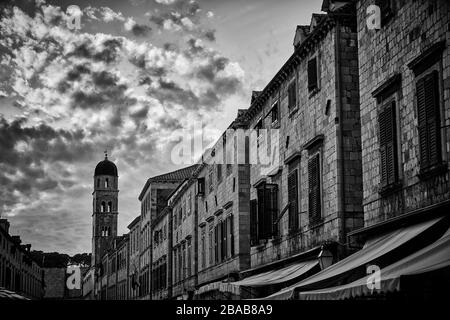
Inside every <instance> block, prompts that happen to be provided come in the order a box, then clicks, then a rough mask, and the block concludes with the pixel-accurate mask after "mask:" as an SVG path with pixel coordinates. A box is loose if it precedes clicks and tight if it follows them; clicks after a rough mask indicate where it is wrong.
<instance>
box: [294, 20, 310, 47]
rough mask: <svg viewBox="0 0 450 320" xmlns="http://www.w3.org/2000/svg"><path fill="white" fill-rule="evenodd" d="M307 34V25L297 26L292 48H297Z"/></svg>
mask: <svg viewBox="0 0 450 320" xmlns="http://www.w3.org/2000/svg"><path fill="white" fill-rule="evenodd" d="M308 35H309V26H300V25H299V26H297V29H296V30H295V37H294V48H295V49H297V48H298V47H299V46H300V45H301V44H302V43H303V41H305V39H306V38H307V37H308Z"/></svg>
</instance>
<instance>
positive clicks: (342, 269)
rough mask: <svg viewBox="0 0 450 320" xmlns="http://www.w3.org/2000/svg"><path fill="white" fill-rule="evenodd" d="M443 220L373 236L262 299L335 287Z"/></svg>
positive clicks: (291, 295) (281, 297)
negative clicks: (313, 272)
mask: <svg viewBox="0 0 450 320" xmlns="http://www.w3.org/2000/svg"><path fill="white" fill-rule="evenodd" d="M441 220H442V218H436V219H433V220H430V221H426V222H422V223H419V224H416V225H413V226H409V227H405V228H400V229H397V230H395V231H392V232H390V233H387V234H385V235H382V236H379V237H377V238H375V239H372V240H370V242H368V244H366V245H365V246H364V248H362V249H361V250H360V251H357V252H356V253H354V254H352V255H350V256H348V257H347V258H345V259H343V260H341V261H339V262H337V263H335V264H333V265H331V266H330V267H328V268H326V269H324V270H322V271H320V272H318V273H316V274H315V275H313V276H311V277H309V278H307V279H304V280H302V281H300V282H298V283H296V284H294V285H292V286H290V287H288V288H286V289H283V290H281V291H279V292H277V293H274V294H272V295H270V296H268V297H266V298H262V299H263V300H286V299H291V298H292V297H293V294H294V291H300V290H302V291H306V290H308V291H311V290H314V289H320V288H326V287H331V286H333V284H334V285H335V284H336V283H337V282H339V280H340V279H341V278H344V277H346V276H348V274H349V273H351V272H352V270H355V269H356V268H359V267H361V266H363V265H365V264H367V263H370V262H372V261H374V260H375V259H378V258H380V257H382V256H384V255H385V254H387V253H389V252H391V251H392V250H394V249H396V248H398V247H400V246H402V245H403V244H405V243H407V242H409V241H410V240H412V239H414V238H416V237H417V236H418V235H419V234H421V233H422V232H424V231H425V230H427V229H429V228H430V227H432V226H434V225H435V224H436V223H437V222H439V221H441Z"/></svg>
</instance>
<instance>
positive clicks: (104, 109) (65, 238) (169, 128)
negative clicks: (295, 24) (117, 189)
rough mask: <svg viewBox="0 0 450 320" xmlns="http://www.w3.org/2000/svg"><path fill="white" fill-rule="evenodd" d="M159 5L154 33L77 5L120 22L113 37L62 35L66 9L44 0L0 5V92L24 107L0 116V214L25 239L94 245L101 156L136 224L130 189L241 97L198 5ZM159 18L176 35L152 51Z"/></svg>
mask: <svg viewBox="0 0 450 320" xmlns="http://www.w3.org/2000/svg"><path fill="white" fill-rule="evenodd" d="M170 6H173V8H172V7H170ZM166 9H167V10H169V11H164V10H161V11H160V12H159V13H156V12H152V15H151V17H150V20H149V22H148V24H149V25H145V24H140V23H138V22H137V20H136V19H134V18H133V17H125V16H124V15H123V14H122V13H121V12H119V11H117V10H116V11H115V10H113V9H111V8H106V7H100V8H96V7H87V8H84V9H83V19H84V18H86V19H89V20H90V21H91V22H92V23H97V24H102V23H114V22H117V24H118V26H119V28H118V30H120V33H119V35H117V34H116V35H112V34H105V33H101V32H88V31H87V30H85V29H81V30H77V31H72V30H69V29H68V28H67V26H66V24H65V22H64V17H65V13H64V12H63V11H62V10H61V9H60V8H59V7H56V6H50V5H47V4H45V3H43V4H40V5H37V6H34V7H30V8H28V11H24V10H25V9H23V10H22V7H15V8H14V7H12V6H7V7H5V8H4V9H2V12H1V14H0V95H1V96H4V97H6V98H7V99H11V100H12V105H14V106H15V108H17V109H18V110H19V111H17V114H15V115H13V116H11V115H9V116H8V117H7V116H5V115H0V183H1V185H2V186H3V188H1V191H0V203H1V205H0V212H1V213H2V214H4V215H8V216H9V217H10V218H11V219H14V221H13V222H15V223H16V225H17V226H18V229H21V230H23V231H24V232H26V235H27V237H29V238H28V239H29V241H32V242H33V241H35V242H38V243H41V242H42V243H41V244H42V246H44V244H45V245H47V247H48V248H57V247H58V245H59V246H60V247H62V248H72V247H70V243H72V244H73V243H75V242H76V243H77V245H73V247H74V248H75V247H76V248H78V243H80V244H79V246H80V247H83V246H84V247H86V246H88V249H89V243H88V242H87V241H84V240H83V239H85V238H86V237H90V227H89V226H90V215H91V213H92V212H91V211H92V208H91V204H92V199H91V192H92V188H91V187H92V186H91V182H92V172H93V169H94V167H95V165H96V163H97V162H98V161H100V160H101V158H102V156H101V155H102V151H103V150H104V149H105V148H108V150H110V153H111V159H113V160H114V161H115V163H116V164H117V166H118V168H119V171H120V176H121V183H123V185H124V186H127V187H126V188H125V187H124V188H123V189H122V187H121V189H122V190H123V191H121V204H123V207H121V217H124V218H120V219H128V218H130V220H131V218H133V217H134V215H135V214H136V212H135V209H134V208H135V202H136V201H137V200H136V195H137V194H138V192H139V190H137V189H139V188H140V187H141V186H142V184H143V183H144V182H145V179H146V178H148V176H149V175H151V174H153V173H155V174H157V173H160V172H155V168H160V169H161V170H163V169H167V163H169V160H170V159H169V156H168V155H170V152H168V150H169V149H170V147H171V146H173V145H174V144H175V142H176V141H177V139H178V138H179V135H180V132H181V130H182V129H184V128H186V127H188V126H189V125H191V124H192V123H193V122H194V121H199V120H206V121H207V120H208V119H212V118H213V117H214V116H215V115H216V112H218V111H220V110H221V109H222V108H223V107H224V101H226V100H227V99H230V98H231V97H233V96H235V95H237V94H240V90H241V88H242V86H243V79H244V74H243V71H242V69H241V68H240V66H239V65H238V64H237V63H235V62H233V61H231V60H230V59H229V58H227V57H226V56H224V54H223V53H221V52H220V51H217V50H215V49H212V48H210V47H208V44H209V42H210V41H214V39H215V37H214V31H213V30H209V29H208V28H205V27H204V26H203V25H202V24H201V20H200V18H199V15H198V12H199V10H200V8H199V6H198V4H194V2H189V1H181V0H180V1H176V2H174V3H172V4H168V6H167V8H166ZM165 21H171V23H172V24H173V26H174V28H180V29H179V34H176V36H179V37H178V41H172V39H170V40H164V42H165V43H164V44H161V45H159V44H157V42H156V41H153V36H155V34H156V33H157V32H158V31H161V30H163V25H164V23H165ZM150 24H151V26H150ZM152 27H153V28H152ZM89 30H90V29H89ZM170 32H173V31H170ZM144 37H145V38H144ZM185 39H188V40H187V41H186V40H185ZM204 40H205V41H204ZM2 99H5V98H2ZM139 179H142V181H140V180H139ZM74 208H76V210H74ZM122 212H123V215H122ZM40 219H48V220H49V221H50V220H51V222H49V223H48V225H46V224H45V223H41V222H38V221H40ZM33 224H34V227H33ZM72 226H73V228H72ZM60 230H64V232H65V233H64V234H62V235H61V234H60V233H59V232H60ZM74 230H83V231H82V232H80V233H77V232H75V231H74ZM66 231H67V232H66ZM79 234H82V235H83V237H84V238H83V239H80V237H79ZM58 239H60V240H59V242H58ZM54 241H57V242H54Z"/></svg>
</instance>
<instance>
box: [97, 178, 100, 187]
mask: <svg viewBox="0 0 450 320" xmlns="http://www.w3.org/2000/svg"><path fill="white" fill-rule="evenodd" d="M97 188H100V178H97Z"/></svg>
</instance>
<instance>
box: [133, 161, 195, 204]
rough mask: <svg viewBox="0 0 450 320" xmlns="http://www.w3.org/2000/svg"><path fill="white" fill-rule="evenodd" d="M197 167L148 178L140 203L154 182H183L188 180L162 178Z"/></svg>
mask: <svg viewBox="0 0 450 320" xmlns="http://www.w3.org/2000/svg"><path fill="white" fill-rule="evenodd" d="M196 165H197V164H193V165H191V166H187V167H183V168H180V169H177V170H174V171H170V172H167V173H163V174H160V175H157V176H153V177H151V178H148V179H147V181H146V182H145V185H144V188H143V189H142V191H141V193H140V194H139V197H138V199H139V201H142V199H143V198H144V195H145V193H146V192H147V190H148V187H149V186H150V184H151V183H152V182H182V181H183V180H184V179H186V178H183V179H164V178H162V177H164V176H165V175H168V174H171V173H175V172H178V171H181V170H186V169H188V168H190V167H194V166H196ZM193 170H194V169H193ZM191 174H192V173H191Z"/></svg>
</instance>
